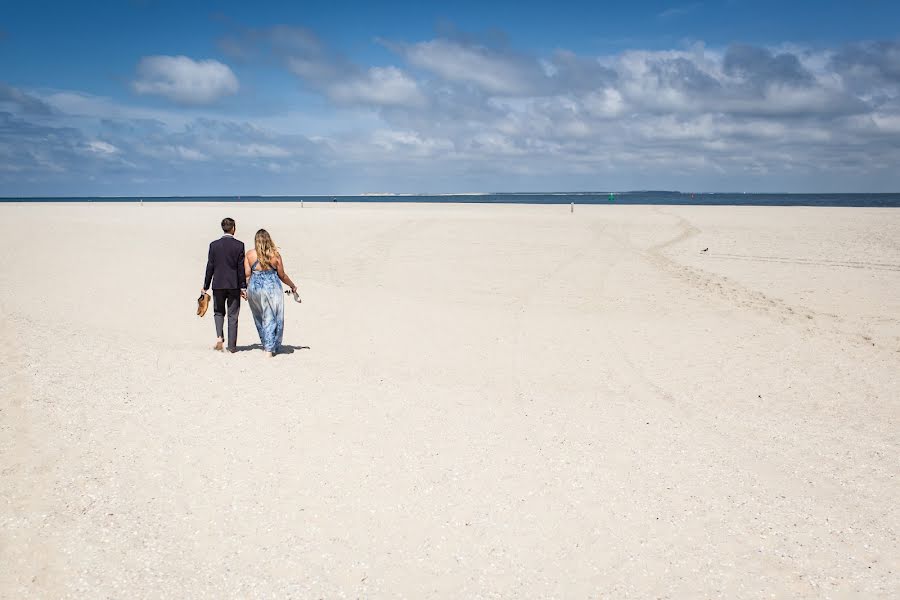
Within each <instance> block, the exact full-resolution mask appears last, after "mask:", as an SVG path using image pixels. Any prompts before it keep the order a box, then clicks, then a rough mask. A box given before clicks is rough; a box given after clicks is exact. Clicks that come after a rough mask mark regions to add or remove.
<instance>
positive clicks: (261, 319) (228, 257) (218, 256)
mask: <svg viewBox="0 0 900 600" xmlns="http://www.w3.org/2000/svg"><path fill="white" fill-rule="evenodd" d="M222 231H223V232H224V235H223V236H222V237H221V238H219V239H217V240H215V241H214V242H212V243H211V244H210V245H209V259H208V260H207V262H206V277H205V278H204V280H203V290H202V293H203V294H206V293H207V290H209V289H210V287H212V292H213V315H214V317H215V323H216V345H215V346H214V348H215V349H216V350H220V351H221V350H224V349H226V347H225V335H224V329H225V314H226V312H227V314H228V346H227V350H228V351H229V352H235V351H236V349H237V330H238V315H240V312H241V298H243V299H244V300H247V302H249V304H250V312H252V313H253V322H254V323H256V331H257V333H259V340H260V342H261V343H262V347H263V350H264V351H265V353H266V355H267V356H274V355H275V354H276V353H277V352H278V348H279V346H281V339H282V337H283V336H284V293H283V292H282V290H281V283H282V282H284V284H285V285H287V286H289V287H290V288H291V293H293V294H294V298H295V299H298V298H297V286H296V285H294V282H293V281H291V278H290V277H288V275H287V273H285V272H284V260H283V259H282V258H281V254H280V253H279V252H278V248H277V247H276V246H275V243H274V242H273V241H272V237H271V236H270V235H269V232H268V231H266V230H265V229H260V230H259V231H257V232H256V237H255V239H254V248H253V249H252V250H250V251H249V252H247V253H246V254H245V253H244V242H241V241H240V240H237V239H235V237H234V232H235V223H234V219H231V218H227V217H226V218H225V219H222Z"/></svg>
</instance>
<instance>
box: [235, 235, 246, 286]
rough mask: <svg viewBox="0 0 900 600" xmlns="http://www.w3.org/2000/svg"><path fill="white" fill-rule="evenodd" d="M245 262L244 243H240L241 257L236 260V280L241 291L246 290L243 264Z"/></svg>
mask: <svg viewBox="0 0 900 600" xmlns="http://www.w3.org/2000/svg"><path fill="white" fill-rule="evenodd" d="M246 262H247V254H246V253H245V252H244V242H241V257H240V259H239V260H238V268H237V269H238V273H237V280H238V287H239V288H241V289H242V290H246V289H247V272H246V269H245V268H244V264H245V263H246Z"/></svg>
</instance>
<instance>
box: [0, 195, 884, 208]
mask: <svg viewBox="0 0 900 600" xmlns="http://www.w3.org/2000/svg"><path fill="white" fill-rule="evenodd" d="M140 200H141V198H139V197H104V198H0V202H138V201H140ZM143 200H144V202H234V201H240V202H300V201H301V200H303V201H304V202H466V203H473V204H474V203H489V204H498V203H501V204H502V203H508V204H569V203H570V202H574V203H576V204H699V205H706V206H872V207H884V206H890V207H900V193H896V194H743V193H739V192H738V193H723V192H717V193H703V194H691V193H685V192H667V191H642V192H615V193H614V194H613V196H612V198H610V194H609V192H578V193H552V194H480V195H465V194H464V195H452V194H450V195H421V196H419V195H416V196H174V197H155V198H151V197H144V198H143Z"/></svg>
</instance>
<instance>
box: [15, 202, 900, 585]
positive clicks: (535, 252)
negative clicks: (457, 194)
mask: <svg viewBox="0 0 900 600" xmlns="http://www.w3.org/2000/svg"><path fill="white" fill-rule="evenodd" d="M225 216H231V217H233V218H234V219H235V220H236V221H237V237H238V238H239V239H242V240H243V241H244V242H245V243H247V244H248V246H249V245H250V244H252V238H253V233H254V232H255V231H256V229H257V228H259V227H265V228H267V229H268V230H269V231H270V232H271V234H272V236H273V238H274V239H275V241H276V243H278V244H279V245H280V246H281V248H282V251H283V255H284V258H285V263H286V266H287V271H288V273H289V274H290V275H291V276H292V277H293V279H294V280H295V281H296V282H297V283H298V284H299V288H300V295H301V297H302V298H303V303H302V304H299V305H298V304H295V303H293V302H290V301H289V302H288V303H287V305H286V309H285V310H286V326H285V338H284V340H285V344H286V345H287V346H286V347H285V350H284V353H282V354H280V355H278V356H276V357H275V358H273V359H266V358H265V357H264V356H263V354H262V352H261V351H260V350H258V349H256V348H253V347H252V345H253V344H256V343H258V341H259V339H258V336H257V334H256V331H255V329H254V326H253V321H252V319H251V316H250V311H249V307H248V306H247V305H246V304H244V306H243V309H242V314H241V317H240V322H241V331H240V337H239V341H238V343H239V345H240V346H242V347H244V348H243V349H242V351H240V352H237V353H235V354H223V353H216V352H213V351H212V350H211V347H212V344H213V342H214V328H213V322H212V310H210V313H209V314H207V315H206V317H204V318H203V319H200V318H198V317H197V316H196V315H195V314H194V312H195V306H196V305H195V301H196V298H197V295H198V293H199V288H200V286H201V284H202V280H203V269H204V266H205V262H206V251H207V246H208V244H209V242H210V241H211V240H213V239H215V238H216V237H218V236H219V235H220V233H221V232H220V230H219V229H218V223H219V221H220V220H221V219H222V217H225ZM0 242H2V243H0V257H2V260H0V314H2V319H0V597H2V598H10V599H12V598H16V599H20V598H101V597H110V598H232V597H242V598H263V597H265V598H275V597H278V598H283V597H293V598H395V597H397V598H400V597H402V598H748V599H749V598H763V597H774V598H867V599H868V598H890V597H896V594H897V590H898V589H900V544H898V539H897V536H898V533H900V509H898V506H900V502H898V498H900V459H898V457H900V209H865V208H852V209H851V208H846V209H844V208H774V207H765V208H752V207H674V206H667V207H661V206H657V207H651V206H576V208H575V212H574V213H570V212H569V207H568V206H526V205H518V206H515V205H421V204H388V203H385V204H341V203H337V204H331V203H322V204H312V203H307V204H306V205H305V207H304V208H301V207H300V206H299V205H285V204H277V205H276V204H251V203H233V204H229V205H227V206H226V205H223V204H202V205H201V204H191V205H179V204H163V203H160V204H147V205H145V206H143V207H141V206H138V205H137V204H103V203H92V204H88V203H85V204H71V205H64V204H0ZM704 249H707V250H706V251H704Z"/></svg>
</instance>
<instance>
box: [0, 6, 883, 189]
mask: <svg viewBox="0 0 900 600" xmlns="http://www.w3.org/2000/svg"><path fill="white" fill-rule="evenodd" d="M898 165H900V2H896V1H894V0H857V1H855V2H828V1H824V0H817V1H811V0H792V1H791V2H783V1H778V2H776V1H770V0H752V1H751V0H703V1H696V2H692V1H689V0H688V1H678V2H664V1H648V2H641V1H633V2H624V3H623V2H601V1H598V0H594V1H591V2H565V1H556V2H550V1H548V0H543V1H541V2H536V1H533V0H519V1H516V2H505V1H491V2H487V1H485V0H481V1H479V2H473V1H469V0H455V1H453V2H441V3H437V2H434V3H429V2H422V1H418V2H394V1H382V2H371V1H356V2H341V1H339V0H333V1H330V2H264V1H262V0H258V1H256V2H246V1H242V2H204V1H191V2H183V1H180V2H170V1H168V0H115V1H113V0H108V1H102V2H101V1H95V2H76V1H66V2H62V1H60V2H46V1H42V0H29V1H27V2H26V1H17V0H0V197H20V196H22V197H24V196H177V195H184V196H190V195H224V196H232V195H234V196H237V195H244V196H247V195H257V194H258V195H305V194H360V193H387V192H394V193H468V192H542V191H543V192H550V191H606V190H644V189H667V190H681V191H688V192H702V191H727V192H731V191H734V192H737V191H741V192H854V191H855V192H898V191H900V169H898V168H897V166H898Z"/></svg>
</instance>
